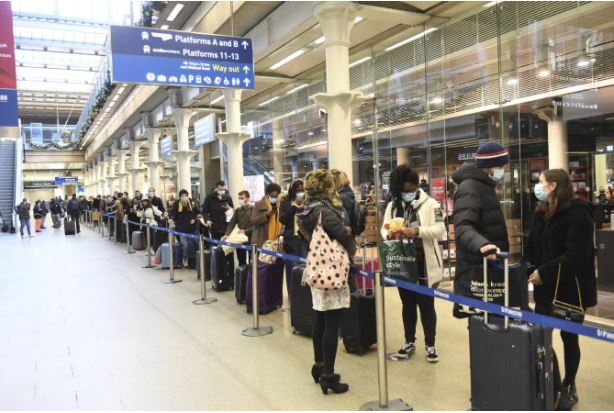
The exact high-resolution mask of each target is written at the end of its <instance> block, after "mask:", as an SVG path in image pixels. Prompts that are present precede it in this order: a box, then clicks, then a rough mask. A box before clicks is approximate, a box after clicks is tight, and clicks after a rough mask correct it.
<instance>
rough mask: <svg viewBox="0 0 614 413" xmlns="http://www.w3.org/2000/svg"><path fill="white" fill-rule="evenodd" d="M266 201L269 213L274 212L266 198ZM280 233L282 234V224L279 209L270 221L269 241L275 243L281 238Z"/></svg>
mask: <svg viewBox="0 0 614 413" xmlns="http://www.w3.org/2000/svg"><path fill="white" fill-rule="evenodd" d="M264 201H265V203H266V207H267V209H268V210H269V211H272V210H273V206H272V205H271V203H270V202H269V199H268V198H265V200H264ZM278 202H279V201H278ZM280 233H281V222H279V209H278V210H277V212H275V214H274V215H273V216H272V217H271V219H269V236H268V237H267V239H268V240H272V241H274V240H276V239H277V238H278V237H279V234H280Z"/></svg>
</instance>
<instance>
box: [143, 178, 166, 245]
mask: <svg viewBox="0 0 614 413" xmlns="http://www.w3.org/2000/svg"><path fill="white" fill-rule="evenodd" d="M147 198H148V199H149V202H150V203H151V205H152V206H155V207H156V208H158V209H159V210H160V212H162V215H161V216H157V215H154V219H155V220H156V222H157V223H158V225H159V226H163V220H164V219H166V216H167V214H166V208H164V202H163V201H162V199H160V197H157V196H156V190H155V188H149V190H148V191H147ZM167 238H168V236H167V234H166V232H163V231H156V233H155V235H154V239H153V246H154V249H155V250H157V249H158V248H159V247H160V245H162V244H163V243H164V242H166V239H167Z"/></svg>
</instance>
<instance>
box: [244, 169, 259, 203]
mask: <svg viewBox="0 0 614 413" xmlns="http://www.w3.org/2000/svg"><path fill="white" fill-rule="evenodd" d="M243 187H244V188H245V190H247V191H248V192H249V199H250V201H251V204H252V205H253V204H254V203H256V202H258V201H260V200H261V199H262V198H264V175H249V176H244V177H243Z"/></svg>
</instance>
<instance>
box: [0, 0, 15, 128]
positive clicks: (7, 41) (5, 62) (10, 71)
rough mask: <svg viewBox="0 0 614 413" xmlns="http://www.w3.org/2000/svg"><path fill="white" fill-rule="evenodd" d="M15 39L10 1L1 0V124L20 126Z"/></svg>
mask: <svg viewBox="0 0 614 413" xmlns="http://www.w3.org/2000/svg"><path fill="white" fill-rule="evenodd" d="M16 89H17V73H16V70H15V40H14V38H13V13H12V11H11V2H10V1H0V126H15V127H16V126H19V111H18V108H17V90H16Z"/></svg>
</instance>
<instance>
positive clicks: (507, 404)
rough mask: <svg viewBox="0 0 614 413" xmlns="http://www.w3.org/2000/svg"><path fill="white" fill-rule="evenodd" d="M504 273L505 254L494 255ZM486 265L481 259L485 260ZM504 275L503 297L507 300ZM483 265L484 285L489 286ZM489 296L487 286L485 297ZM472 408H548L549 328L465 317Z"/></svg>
mask: <svg viewBox="0 0 614 413" xmlns="http://www.w3.org/2000/svg"><path fill="white" fill-rule="evenodd" d="M498 256H499V257H500V258H503V260H504V266H505V269H504V270H505V272H506V273H508V274H509V263H508V255H507V253H500V254H498ZM484 263H485V264H486V258H485V259H484ZM505 278H506V284H505V286H504V289H505V292H504V294H505V300H506V302H509V289H508V287H509V281H508V277H505ZM487 279H488V266H487V265H484V285H485V286H488V282H487ZM487 298H488V288H486V291H485V292H484V300H485V301H486V300H487ZM469 355H470V366H471V408H472V410H519V411H522V410H524V411H527V410H553V408H554V383H553V373H552V371H553V353H552V330H551V329H549V328H544V327H542V326H537V325H532V324H530V323H526V322H522V321H517V320H509V319H508V318H507V317H505V318H501V317H497V316H494V315H491V316H490V317H489V316H488V314H487V313H485V314H480V315H474V316H472V317H470V318H469Z"/></svg>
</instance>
